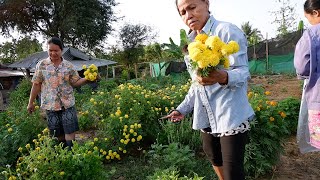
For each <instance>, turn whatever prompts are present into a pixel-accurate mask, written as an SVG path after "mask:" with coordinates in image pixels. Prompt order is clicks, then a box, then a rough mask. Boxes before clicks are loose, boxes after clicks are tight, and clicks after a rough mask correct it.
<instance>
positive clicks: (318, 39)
mask: <svg viewBox="0 0 320 180" xmlns="http://www.w3.org/2000/svg"><path fill="white" fill-rule="evenodd" d="M294 67H295V69H296V73H297V76H298V78H299V79H309V82H308V84H307V85H306V89H305V97H306V102H307V106H308V110H320V24H317V25H313V26H311V27H310V28H309V29H308V30H306V31H305V32H304V33H303V35H302V37H301V38H300V40H299V41H298V43H297V45H296V49H295V53H294Z"/></svg>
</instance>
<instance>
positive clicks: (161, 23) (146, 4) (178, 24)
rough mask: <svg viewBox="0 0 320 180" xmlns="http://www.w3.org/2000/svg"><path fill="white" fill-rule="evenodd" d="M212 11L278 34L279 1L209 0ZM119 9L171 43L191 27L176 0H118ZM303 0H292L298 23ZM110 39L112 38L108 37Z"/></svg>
mask: <svg viewBox="0 0 320 180" xmlns="http://www.w3.org/2000/svg"><path fill="white" fill-rule="evenodd" d="M209 1H210V11H211V14H212V15H213V16H214V17H215V18H216V19H217V20H221V21H228V22H231V23H233V24H235V25H237V26H238V27H241V24H243V23H244V22H247V21H249V22H250V24H251V25H252V27H253V28H257V29H259V30H260V31H261V33H262V35H263V37H264V38H266V33H268V38H270V37H275V35H276V28H277V25H276V24H272V22H273V21H274V20H275V16H274V15H272V13H271V12H272V11H276V10H279V9H280V4H279V3H277V2H278V0H209ZM117 2H119V3H120V4H119V5H118V7H117V8H116V11H117V12H118V13H119V14H120V15H122V16H124V19H123V21H121V22H122V23H123V22H130V23H141V24H145V25H150V26H151V27H153V28H154V30H155V31H157V32H158V42H160V43H166V42H169V37H172V38H173V40H174V41H175V42H176V43H179V41H180V37H179V30H180V29H185V30H188V27H187V26H186V25H185V24H184V23H183V22H182V20H181V18H180V16H179V14H178V12H177V9H176V5H175V0H118V1H117ZM303 3H304V0H290V4H291V5H292V6H294V7H296V18H297V22H298V21H300V20H303V21H305V24H307V22H306V19H305V18H304V14H303ZM109 40H110V41H112V40H111V38H110V39H109Z"/></svg>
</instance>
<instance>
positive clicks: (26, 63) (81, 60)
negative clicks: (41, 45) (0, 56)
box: [7, 47, 117, 71]
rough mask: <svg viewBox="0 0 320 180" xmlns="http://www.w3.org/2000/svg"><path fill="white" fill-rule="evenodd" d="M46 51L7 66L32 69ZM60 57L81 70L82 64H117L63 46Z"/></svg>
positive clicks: (43, 56)
mask: <svg viewBox="0 0 320 180" xmlns="http://www.w3.org/2000/svg"><path fill="white" fill-rule="evenodd" d="M48 57H49V55H48V52H47V51H42V52H37V53H34V54H31V55H30V56H28V57H26V58H25V59H22V60H21V61H17V62H14V63H12V64H10V65H8V66H7V67H10V68H21V69H34V68H35V67H36V65H37V63H38V62H39V61H40V60H42V59H46V58H48ZM62 57H63V58H64V59H65V60H67V61H70V62H71V63H72V64H73V65H74V66H75V69H76V70H77V71H80V70H82V65H90V64H95V65H96V66H97V67H100V66H108V65H113V64H117V62H115V61H111V60H105V59H97V58H93V57H90V56H88V55H86V54H85V53H83V52H81V51H80V50H78V49H75V48H72V47H66V48H63V52H62Z"/></svg>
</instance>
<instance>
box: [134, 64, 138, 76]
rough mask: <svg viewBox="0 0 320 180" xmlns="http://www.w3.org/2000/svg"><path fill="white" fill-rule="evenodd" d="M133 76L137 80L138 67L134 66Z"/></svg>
mask: <svg viewBox="0 0 320 180" xmlns="http://www.w3.org/2000/svg"><path fill="white" fill-rule="evenodd" d="M134 74H135V75H136V79H137V78H138V66H137V64H134Z"/></svg>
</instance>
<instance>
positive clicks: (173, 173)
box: [148, 168, 203, 180]
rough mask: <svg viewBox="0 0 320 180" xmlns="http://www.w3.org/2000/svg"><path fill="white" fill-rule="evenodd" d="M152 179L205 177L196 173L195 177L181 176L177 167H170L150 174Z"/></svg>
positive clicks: (191, 179) (197, 178)
mask: <svg viewBox="0 0 320 180" xmlns="http://www.w3.org/2000/svg"><path fill="white" fill-rule="evenodd" d="M148 179H150V180H163V179H166V180H202V179H203V177H199V176H198V175H197V174H194V176H193V178H189V177H187V176H183V177H180V174H179V171H178V170H176V169H175V168H168V169H164V170H157V171H156V172H155V173H154V174H153V175H152V176H148Z"/></svg>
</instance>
